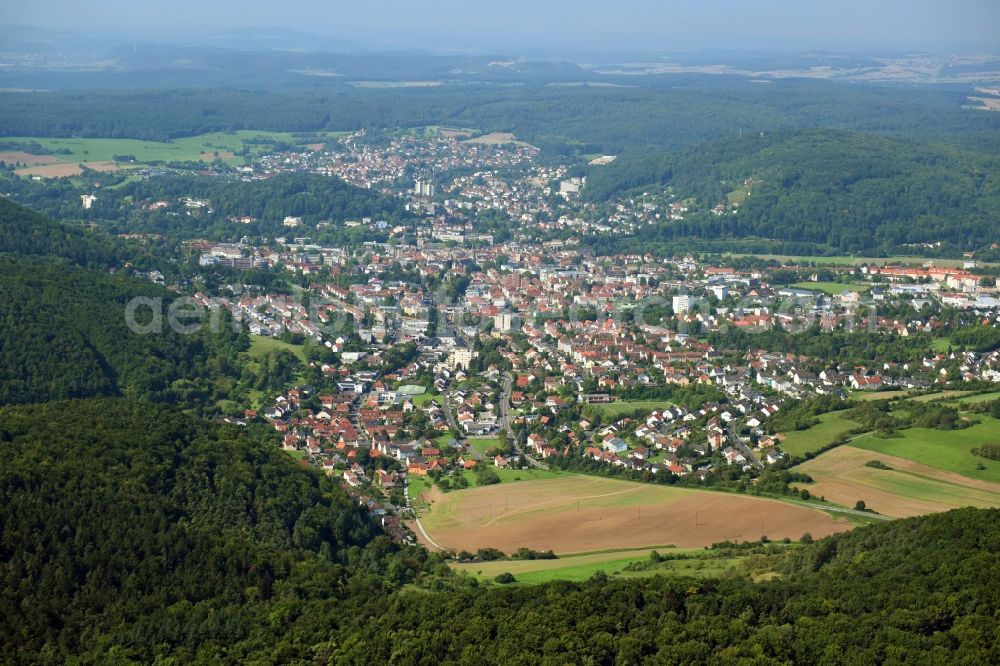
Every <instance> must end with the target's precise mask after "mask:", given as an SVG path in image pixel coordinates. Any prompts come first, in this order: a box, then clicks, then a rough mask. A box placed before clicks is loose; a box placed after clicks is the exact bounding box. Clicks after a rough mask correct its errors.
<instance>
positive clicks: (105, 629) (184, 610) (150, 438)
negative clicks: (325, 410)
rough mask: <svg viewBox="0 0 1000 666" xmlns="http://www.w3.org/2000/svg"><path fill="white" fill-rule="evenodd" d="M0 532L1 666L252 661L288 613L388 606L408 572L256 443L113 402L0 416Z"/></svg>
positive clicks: (414, 563) (337, 500) (315, 485)
mask: <svg viewBox="0 0 1000 666" xmlns="http://www.w3.org/2000/svg"><path fill="white" fill-rule="evenodd" d="M0 525H2V527H3V529H0V560H2V561H3V562H4V566H3V567H0V629H2V631H0V634H2V637H0V661H2V662H3V663H7V664H12V663H28V662H32V663H63V662H64V661H65V660H66V658H67V657H68V656H70V655H74V654H89V655H90V659H91V660H96V661H97V662H103V663H108V662H109V660H112V661H117V662H118V663H129V661H128V660H129V659H130V658H131V659H137V660H139V661H143V662H148V661H149V658H150V657H151V655H152V654H154V653H158V652H163V653H171V654H173V655H174V656H175V657H176V658H178V659H180V660H181V661H182V662H186V661H191V660H192V659H193V658H194V657H195V656H196V655H197V656H198V657H200V658H202V659H212V658H218V657H220V656H222V655H227V654H228V655H229V658H228V661H230V662H238V661H240V651H239V650H244V651H247V652H250V653H254V654H256V655H257V656H258V657H261V656H264V655H267V654H269V653H271V651H272V649H273V648H272V646H270V645H268V644H267V643H263V644H261V643H255V642H253V641H247V639H248V638H249V636H250V635H251V634H254V635H256V636H264V635H266V634H268V633H270V632H272V631H281V632H284V631H287V630H289V628H290V626H292V625H293V624H295V623H296V619H295V615H296V608H297V606H299V607H300V606H301V603H300V602H301V601H302V600H305V599H315V600H321V601H322V602H324V603H327V604H330V605H331V606H332V607H335V608H341V609H343V608H345V606H343V605H341V603H340V600H345V599H353V600H355V601H354V603H355V604H356V603H360V602H361V601H364V600H365V599H368V598H369V596H371V595H379V594H383V595H384V594H387V593H388V591H389V590H391V589H393V588H395V587H396V586H398V585H400V584H402V583H405V582H407V581H409V580H412V578H413V577H414V576H415V574H416V571H417V570H418V569H419V567H420V566H421V562H422V560H423V557H424V555H423V553H422V551H419V550H416V549H413V550H411V551H408V553H407V555H406V557H405V558H404V557H402V556H399V555H392V553H393V552H394V551H395V550H396V549H395V548H394V547H393V546H392V545H391V544H390V543H389V542H388V540H387V539H386V538H385V537H382V536H379V530H378V529H377V528H376V527H375V526H374V525H373V524H372V523H371V522H370V521H369V520H368V519H367V517H366V516H365V514H364V513H363V512H362V511H361V510H360V509H359V508H358V507H357V506H356V505H353V504H352V503H351V502H350V501H349V500H348V498H347V496H346V494H345V493H344V492H343V491H342V490H340V488H339V486H337V485H336V484H334V483H333V482H331V481H329V480H328V479H326V478H325V477H323V476H321V475H319V474H316V473H315V472H311V471H307V470H304V469H302V468H301V467H299V466H298V465H297V464H296V463H294V462H293V461H292V460H291V459H290V458H289V457H288V456H287V455H285V454H284V453H282V452H281V451H280V450H279V449H278V448H277V447H276V446H275V445H274V443H273V442H272V441H271V439H270V438H261V437H254V436H251V435H249V434H248V433H247V432H246V431H241V430H237V429H236V428H233V427H218V426H211V425H209V424H207V423H204V422H201V421H198V420H196V419H193V418H191V417H188V416H184V415H181V414H180V413H177V412H174V411H171V410H169V409H166V408H164V407H157V406H154V405H151V404H147V403H141V402H133V401H128V400H121V399H105V400H93V401H67V402H56V403H49V404H46V405H41V406H30V407H19V408H5V409H0ZM393 576H395V578H393ZM331 628H332V627H331ZM315 639H316V640H317V642H319V641H320V640H321V639H320V637H319V634H316V635H315ZM235 644H240V645H239V647H238V648H237V647H235ZM157 646H160V647H157ZM230 646H234V647H233V648H232V651H230ZM273 654H275V655H278V654H280V652H277V651H275V652H274V653H273ZM277 660H278V661H281V659H280V658H279V659H277Z"/></svg>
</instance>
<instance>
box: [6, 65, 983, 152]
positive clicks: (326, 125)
mask: <svg viewBox="0 0 1000 666" xmlns="http://www.w3.org/2000/svg"><path fill="white" fill-rule="evenodd" d="M666 81H667V83H669V85H667V83H664V84H662V85H649V86H633V87H601V88H592V87H559V86H546V85H535V84H525V85H523V86H516V87H498V86H484V85H474V84H468V85H465V86H463V87H461V88H455V87H443V88H431V89H412V90H399V89H352V88H348V89H344V90H337V91H330V90H325V91H321V90H316V91H314V92H309V93H307V92H272V93H269V94H267V95H263V94H260V93H258V92H252V91H240V90H233V89H219V88H215V89H210V88H203V89H176V90H155V91H88V92H72V91H66V92H31V93H24V92H18V93H0V136H8V137H24V136H89V137H117V138H137V139H151V140H158V141H164V140H167V139H170V138H174V137H179V136H191V135H195V134H201V133H205V132H214V131H226V130H236V129H259V130H272V131H280V130H284V131H315V130H324V129H325V130H357V129H362V128H372V129H377V128H385V127H418V126H425V125H454V126H459V127H473V128H479V129H481V130H483V131H510V132H514V133H515V134H517V135H518V137H519V138H522V139H525V140H527V141H529V142H531V143H533V144H535V145H537V146H539V147H540V148H542V149H543V151H544V153H546V154H548V155H560V154H581V153H596V152H604V153H616V154H622V153H633V154H642V153H644V152H648V151H650V150H676V149H678V148H680V147H683V146H685V145H689V144H691V143H695V142H699V141H706V140H712V139H717V138H719V137H722V136H729V137H737V136H738V135H739V133H740V131H741V130H742V131H743V132H744V135H746V134H752V133H756V132H760V131H764V132H767V133H773V132H777V131H779V130H782V129H795V128H799V129H804V128H815V127H824V128H840V129H852V130H857V131H863V132H870V133H874V134H883V135H890V136H896V137H904V138H910V139H917V140H934V141H943V142H948V143H954V144H961V145H964V146H966V147H970V148H976V149H979V150H982V151H984V152H989V151H994V152H995V151H996V149H998V148H1000V139H998V138H997V137H998V134H997V130H998V129H1000V114H988V113H983V112H977V111H974V110H969V109H963V108H962V104H964V103H965V98H964V94H965V93H963V92H960V91H952V90H939V89H934V88H930V87H927V88H896V87H877V86H852V85H848V84H840V83H833V82H824V81H802V80H785V81H773V82H771V83H770V84H768V85H766V86H762V85H755V84H753V83H751V82H748V81H746V80H745V79H740V78H733V77H711V76H708V77H705V76H702V77H672V78H670V79H667V80H666ZM628 82H629V83H633V84H634V83H638V81H636V80H634V79H628Z"/></svg>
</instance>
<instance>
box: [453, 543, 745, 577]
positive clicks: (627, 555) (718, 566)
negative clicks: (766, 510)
mask: <svg viewBox="0 0 1000 666" xmlns="http://www.w3.org/2000/svg"><path fill="white" fill-rule="evenodd" d="M654 550H658V551H659V552H660V553H661V554H666V553H670V554H675V553H682V552H683V553H686V552H689V551H687V550H678V549H675V548H672V547H670V546H663V547H660V548H642V549H638V550H623V551H608V552H601V553H582V554H579V555H563V556H561V557H559V558H558V559H555V560H503V561H497V562H463V563H460V564H453V565H452V567H453V568H455V569H457V570H459V571H464V572H466V573H468V574H471V575H473V576H475V577H476V578H479V579H480V580H493V579H494V578H495V577H496V576H497V575H499V574H501V573H504V572H508V573H511V574H513V575H514V578H515V579H517V582H518V583H522V584H526V585H538V584H541V583H547V582H550V581H553V580H572V581H581V580H587V579H588V578H590V577H591V576H593V575H594V574H595V573H597V572H598V571H603V572H604V573H606V574H608V575H609V576H614V577H621V578H645V577H649V576H657V575H667V576H669V575H675V576H692V577H696V578H702V577H704V578H708V577H713V578H714V577H718V576H720V575H723V574H725V573H728V572H731V571H734V570H737V569H739V568H740V565H741V564H742V563H743V562H744V560H746V556H734V557H725V558H715V557H698V555H699V554H705V551H702V550H696V551H690V552H691V554H692V555H693V556H694V557H692V558H691V559H681V560H668V561H666V562H660V563H658V564H657V565H656V568H653V569H646V570H641V571H624V569H625V567H627V566H628V565H629V564H631V563H633V562H645V561H647V560H648V559H649V554H650V553H651V552H652V551H654Z"/></svg>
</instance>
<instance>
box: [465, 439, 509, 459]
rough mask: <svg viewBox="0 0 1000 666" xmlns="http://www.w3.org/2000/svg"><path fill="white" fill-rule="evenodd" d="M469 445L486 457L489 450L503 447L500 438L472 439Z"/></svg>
mask: <svg viewBox="0 0 1000 666" xmlns="http://www.w3.org/2000/svg"><path fill="white" fill-rule="evenodd" d="M469 445H470V446H471V447H472V448H474V449H475V450H476V451H479V453H480V454H481V455H486V452H487V451H488V450H490V449H495V448H498V447H500V446H501V444H500V438H499V437H470V438H469Z"/></svg>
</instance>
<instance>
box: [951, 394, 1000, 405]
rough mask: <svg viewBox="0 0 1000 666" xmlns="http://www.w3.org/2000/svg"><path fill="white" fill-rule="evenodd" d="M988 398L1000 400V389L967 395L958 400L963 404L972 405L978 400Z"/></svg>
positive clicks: (982, 400) (984, 400) (986, 400)
mask: <svg viewBox="0 0 1000 666" xmlns="http://www.w3.org/2000/svg"><path fill="white" fill-rule="evenodd" d="M990 400H1000V391H992V392H990V393H980V394H978V395H968V396H965V397H963V398H960V399H959V400H958V402H960V403H962V404H963V405H974V404H976V403H979V402H988V401H990Z"/></svg>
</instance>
